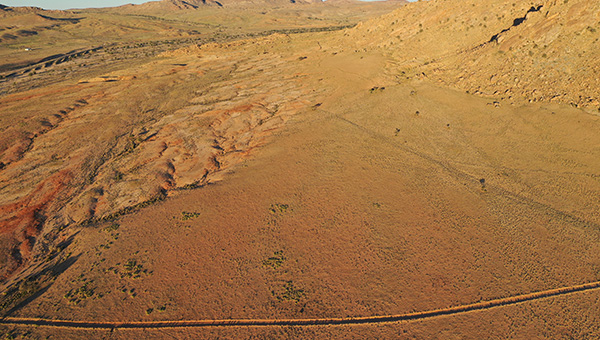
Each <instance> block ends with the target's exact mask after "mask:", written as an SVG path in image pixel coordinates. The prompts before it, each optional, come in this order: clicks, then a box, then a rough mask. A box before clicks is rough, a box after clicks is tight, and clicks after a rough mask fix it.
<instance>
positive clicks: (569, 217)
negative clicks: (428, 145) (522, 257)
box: [321, 109, 600, 230]
mask: <svg viewBox="0 0 600 340" xmlns="http://www.w3.org/2000/svg"><path fill="white" fill-rule="evenodd" d="M321 111H322V112H325V113H327V114H329V115H330V116H331V117H332V118H335V119H339V120H341V121H343V122H345V123H347V124H349V125H351V126H353V127H355V128H357V129H359V130H361V131H363V132H365V133H366V134H369V135H371V136H372V137H374V138H378V139H380V140H381V141H383V142H384V143H387V144H388V145H391V146H394V147H396V148H399V149H402V150H404V151H406V152H409V153H411V154H413V155H415V156H417V157H420V158H422V159H424V160H426V161H429V162H431V163H433V164H436V165H438V166H439V167H441V168H442V169H444V170H445V171H447V172H448V173H450V174H452V175H453V176H454V177H456V178H458V179H462V180H464V181H466V182H471V183H476V182H477V181H479V178H476V177H474V176H472V175H470V174H468V173H466V172H464V171H462V170H460V169H457V168H456V167H454V166H453V165H452V164H451V163H450V162H448V161H445V160H443V159H438V158H435V157H434V156H432V155H428V154H426V153H424V152H421V151H418V150H416V149H413V148H411V147H408V146H405V145H402V144H399V143H397V142H394V141H392V140H391V138H390V137H389V136H386V135H383V134H381V133H379V132H377V131H373V130H370V129H368V128H366V127H364V126H362V125H360V124H357V123H355V122H353V121H351V120H349V119H347V118H344V117H342V116H340V115H338V114H335V113H333V112H329V111H326V110H323V109H321ZM486 187H487V189H488V190H490V191H491V190H492V189H493V190H495V191H496V192H497V193H499V194H502V195H504V196H506V197H510V198H512V199H514V200H516V201H518V202H522V203H525V204H529V205H531V206H532V207H536V208H539V209H541V210H543V211H546V212H548V213H551V214H553V215H555V216H557V217H559V218H561V219H563V220H565V221H568V222H570V223H577V224H579V225H585V226H587V227H588V228H592V227H593V228H594V229H595V230H600V225H599V224H597V223H595V222H592V221H588V220H585V219H583V218H581V217H579V216H576V215H573V214H570V213H567V212H564V211H562V210H559V209H556V208H554V207H552V206H550V205H548V204H545V203H542V202H538V201H536V200H534V199H532V198H529V197H526V196H524V195H522V194H519V193H515V192H512V191H509V190H507V189H504V188H503V187H501V186H497V185H492V184H487V183H486Z"/></svg>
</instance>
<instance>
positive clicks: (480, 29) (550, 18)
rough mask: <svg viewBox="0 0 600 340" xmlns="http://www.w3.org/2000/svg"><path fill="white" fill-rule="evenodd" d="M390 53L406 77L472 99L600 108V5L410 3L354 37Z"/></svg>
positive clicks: (575, 0)
mask: <svg viewBox="0 0 600 340" xmlns="http://www.w3.org/2000/svg"><path fill="white" fill-rule="evenodd" d="M351 35H352V37H353V39H355V40H356V41H358V43H357V45H358V46H372V47H377V48H381V49H384V50H385V51H386V52H387V53H389V54H390V55H391V56H392V57H393V59H394V60H395V62H394V63H393V64H391V65H390V68H389V70H390V72H391V73H392V74H395V75H397V76H398V78H399V79H403V78H406V77H409V78H412V77H415V76H417V77H428V78H430V79H435V80H436V81H440V82H442V83H444V84H446V85H448V86H452V87H458V88H461V89H463V90H465V91H468V92H469V93H475V94H481V95H487V96H496V97H499V98H508V99H511V100H514V101H519V100H521V99H525V100H526V101H532V102H536V101H550V102H560V103H568V104H572V105H574V106H577V107H583V108H586V109H588V110H589V111H590V112H596V113H597V112H598V109H599V108H600V102H599V99H600V95H599V94H598V93H599V91H598V90H599V89H600V80H599V78H598V74H599V72H600V59H598V58H597V55H598V52H600V51H599V50H598V49H599V48H600V47H599V44H598V40H599V39H600V3H598V2H594V1H584V0H569V1H563V0H560V1H557V0H551V1H541V0H540V1H514V0H507V1H477V0H467V1H452V0H432V1H420V2H417V3H412V4H409V5H407V6H405V7H403V8H401V9H398V10H396V11H394V12H393V13H390V14H388V15H385V16H383V17H381V18H377V19H373V20H371V21H369V22H366V23H364V24H362V25H361V27H359V28H357V29H356V30H355V31H354V32H352V33H351Z"/></svg>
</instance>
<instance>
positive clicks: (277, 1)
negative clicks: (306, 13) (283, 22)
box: [121, 0, 323, 12]
mask: <svg viewBox="0 0 600 340" xmlns="http://www.w3.org/2000/svg"><path fill="white" fill-rule="evenodd" d="M322 2H323V1H322V0H160V1H150V2H146V3H143V4H141V5H125V6H121V8H123V9H126V10H129V11H135V12H138V11H174V10H196V9H200V8H203V7H206V6H213V7H238V6H248V5H250V6H252V5H286V4H310V3H322Z"/></svg>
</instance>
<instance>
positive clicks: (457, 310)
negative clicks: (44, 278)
mask: <svg viewBox="0 0 600 340" xmlns="http://www.w3.org/2000/svg"><path fill="white" fill-rule="evenodd" d="M599 288H600V281H597V282H590V283H586V284H581V285H575V286H569V287H563V288H556V289H551V290H545V291H540V292H535V293H530V294H523V295H516V296H512V297H507V298H500V299H494V300H489V301H482V302H477V303H472V304H467V305H461V306H455V307H449V308H442V309H433V310H429V311H423V312H414V313H406V314H396V315H381V316H366V317H348V318H315V319H230V320H180V321H146V322H144V321H142V322H118V321H115V322H101V321H68V320H51V319H42V318H15V317H7V318H4V319H2V320H0V324H1V325H11V326H41V327H52V328H71V329H90V330H91V329H163V328H203V327H244V326H246V327H247V326H254V327H273V326H319V325H357V324H379V323H391V322H400V321H411V320H423V319H430V318H435V317H440V316H448V315H457V314H464V313H468V312H472V311H478V310H487V309H491V308H494V307H502V306H509V305H514V304H518V303H523V302H528V301H533V300H539V299H543V298H549V297H555V296H560V295H567V294H573V293H577V292H584V291H590V290H595V289H599Z"/></svg>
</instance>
